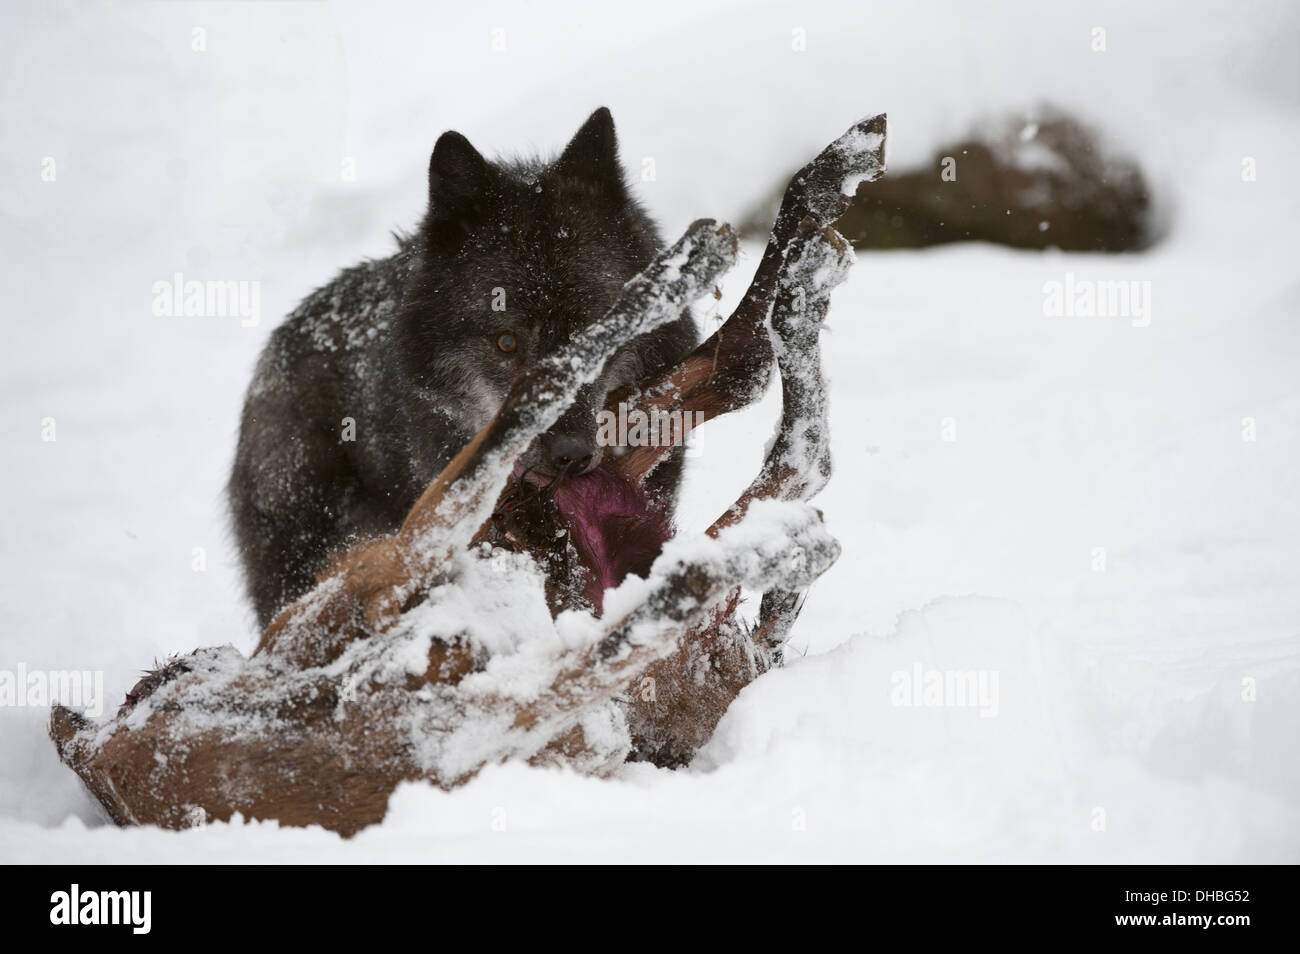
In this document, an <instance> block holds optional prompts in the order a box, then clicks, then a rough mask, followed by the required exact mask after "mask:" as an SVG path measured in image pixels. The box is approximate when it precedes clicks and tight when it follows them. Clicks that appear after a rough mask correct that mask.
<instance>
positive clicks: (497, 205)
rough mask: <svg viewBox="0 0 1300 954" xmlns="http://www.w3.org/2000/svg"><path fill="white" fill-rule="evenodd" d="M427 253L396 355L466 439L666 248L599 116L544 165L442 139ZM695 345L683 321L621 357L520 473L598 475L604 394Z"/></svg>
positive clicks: (412, 383) (398, 333)
mask: <svg viewBox="0 0 1300 954" xmlns="http://www.w3.org/2000/svg"><path fill="white" fill-rule="evenodd" d="M419 244H420V249H421V252H420V255H421V258H420V262H419V264H418V266H417V267H416V269H415V270H414V272H413V274H412V277H411V280H410V282H409V283H408V287H407V290H406V293H405V296H404V298H403V305H402V310H401V313H400V314H399V316H398V320H397V325H396V328H395V335H394V342H395V344H396V346H397V354H396V356H395V357H396V360H397V361H398V362H399V364H400V368H401V371H402V374H403V376H404V378H405V380H406V382H407V385H408V386H409V387H410V388H411V389H412V392H413V395H414V396H416V397H417V398H418V400H420V401H421V402H424V403H425V404H426V405H427V406H429V407H430V409H431V410H433V411H434V412H435V413H436V414H437V415H438V416H439V417H440V418H443V419H445V418H447V417H449V418H450V419H451V420H452V421H453V423H454V424H455V426H456V427H457V429H458V430H460V431H462V432H463V433H461V434H460V435H459V436H460V437H461V438H462V439H463V440H465V441H468V439H469V438H470V437H471V436H473V434H474V433H476V432H477V431H478V430H479V429H480V428H482V427H483V426H484V425H485V424H487V423H488V421H489V420H491V418H492V415H493V414H495V413H496V411H497V409H498V408H499V407H500V405H501V402H502V400H503V398H504V397H505V395H506V391H507V390H508V389H509V387H510V384H511V382H512V380H513V379H514V378H515V376H516V375H517V374H518V373H519V372H520V370H521V369H522V368H524V367H526V366H528V365H531V364H532V363H534V362H536V361H537V360H538V359H539V358H540V357H541V356H543V355H545V354H547V353H549V352H551V351H553V350H555V349H556V348H558V347H560V346H561V345H563V344H564V343H565V342H566V341H568V340H569V338H570V337H572V336H573V334H574V333H575V332H576V331H578V330H580V329H582V328H584V327H586V326H587V325H590V324H591V323H593V322H595V321H597V320H598V319H599V318H601V317H602V316H603V315H604V314H605V312H606V311H607V310H608V309H609V307H610V306H611V305H612V304H613V303H614V300H615V298H617V296H618V293H619V291H620V290H621V289H622V287H623V285H624V283H625V282H627V281H628V280H629V279H631V278H632V277H633V276H635V275H636V274H637V273H638V272H639V271H641V269H642V268H644V267H645V266H646V265H648V264H649V263H650V261H651V259H653V257H654V255H655V253H656V252H657V251H658V249H659V247H660V246H661V245H662V242H661V241H660V238H659V235H658V232H657V230H656V228H655V226H654V224H653V222H651V220H650V218H649V217H648V216H647V215H646V213H645V211H644V210H643V209H642V208H641V206H640V205H639V204H638V203H637V202H636V200H635V199H633V198H632V196H631V195H630V194H629V192H628V189H627V185H626V183H625V181H624V174H623V169H622V166H621V165H620V163H619V159H618V143H617V140H616V138H615V134H614V120H613V118H612V117H611V116H610V113H609V110H608V109H605V108H601V109H598V110H596V112H594V113H592V115H591V117H590V118H589V119H588V120H587V121H586V123H584V124H583V126H582V128H581V129H579V130H578V132H577V134H576V135H575V136H574V137H573V139H572V141H571V142H570V143H569V144H568V146H566V147H565V149H564V151H563V152H562V153H561V154H560V155H559V156H558V157H557V158H556V159H554V160H553V161H551V162H549V163H547V162H542V161H518V160H516V161H511V162H489V161H488V160H486V159H484V158H483V156H482V155H480V154H479V152H478V151H477V150H476V149H475V148H474V147H473V146H472V145H470V143H469V141H468V140H466V139H465V137H464V136H462V135H460V133H456V132H447V133H444V134H443V135H442V136H441V137H440V138H439V139H438V142H437V144H436V145H435V146H434V149H433V156H432V158H431V159H430V162H429V210H428V214H427V215H426V217H425V220H424V223H423V226H422V227H421V231H420V236H419ZM693 338H694V327H693V324H692V322H691V319H690V316H689V314H686V313H684V314H683V316H682V318H681V319H680V320H678V321H676V322H673V323H672V324H670V325H668V326H665V327H664V328H661V329H660V330H659V331H657V332H655V333H653V334H650V335H646V336H644V337H642V338H641V339H639V340H637V341H636V342H634V343H633V344H632V345H630V346H628V347H626V348H624V349H623V350H622V351H621V352H619V353H618V354H617V355H615V357H614V358H613V359H612V360H610V361H609V362H608V364H607V365H606V367H605V371H604V374H603V375H602V376H601V378H600V379H599V380H597V381H596V382H594V383H593V384H592V385H590V386H589V387H586V388H583V389H582V391H580V392H579V393H578V395H577V399H576V400H575V401H574V403H573V406H572V407H571V408H570V409H569V410H568V411H567V412H566V413H565V415H564V416H563V417H562V418H561V419H560V420H559V421H558V422H557V423H556V425H555V426H554V427H553V428H552V429H551V430H550V431H549V432H547V433H546V434H543V435H542V436H541V437H540V438H539V439H538V440H537V442H536V443H535V444H534V445H533V447H532V448H530V449H529V451H528V453H527V454H526V455H525V457H524V459H523V464H524V465H525V466H526V467H528V468H530V469H532V470H535V471H538V472H541V473H546V474H554V473H558V472H560V471H562V470H565V471H567V473H569V474H570V475H576V474H581V473H584V472H586V471H588V470H590V469H592V468H594V467H595V466H596V465H597V464H598V463H599V462H600V458H601V448H600V447H599V446H598V444H597V441H596V433H597V428H596V417H595V415H596V412H597V411H598V410H599V409H600V407H601V406H602V405H603V403H604V399H605V396H606V395H607V394H608V393H609V392H611V391H613V390H615V389H617V388H619V387H622V386H623V385H626V384H630V383H632V382H633V381H635V380H637V379H638V378H640V377H642V376H643V375H645V374H647V373H650V372H653V371H655V370H657V369H658V368H660V367H663V366H664V365H666V364H667V363H668V362H669V361H671V360H674V359H676V358H678V357H680V353H681V351H682V349H683V348H685V347H688V346H689V345H690V344H691V343H692V342H693Z"/></svg>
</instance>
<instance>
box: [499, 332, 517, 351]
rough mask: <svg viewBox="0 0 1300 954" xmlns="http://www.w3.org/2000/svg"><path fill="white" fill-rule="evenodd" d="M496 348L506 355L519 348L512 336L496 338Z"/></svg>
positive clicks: (506, 335) (505, 335)
mask: <svg viewBox="0 0 1300 954" xmlns="http://www.w3.org/2000/svg"><path fill="white" fill-rule="evenodd" d="M497 347H498V348H500V349H501V350H502V351H504V352H505V353H506V354H511V353H513V352H514V350H515V349H516V348H518V347H519V343H518V342H517V341H515V336H514V335H512V334H504V335H500V336H498V338H497Z"/></svg>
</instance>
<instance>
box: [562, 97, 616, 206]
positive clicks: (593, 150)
mask: <svg viewBox="0 0 1300 954" xmlns="http://www.w3.org/2000/svg"><path fill="white" fill-rule="evenodd" d="M551 168H552V170H553V171H555V172H557V173H559V174H561V175H566V176H573V177H574V178H577V179H585V180H586V181H588V182H593V183H597V184H599V185H606V186H616V187H618V188H620V189H621V188H622V187H623V169H622V167H621V166H620V165H619V164H618V137H617V136H615V135H614V117H613V116H611V115H610V113H609V110H608V109H607V108H606V107H604V106H602V107H600V109H598V110H596V111H595V112H594V113H592V114H591V116H590V117H589V118H588V119H587V121H586V122H585V123H583V124H582V128H581V129H579V130H578V131H577V133H576V134H574V137H573V138H572V139H571V140H569V144H568V145H567V146H565V147H564V152H562V153H560V158H559V159H556V160H555V165H554V166H552V167H551Z"/></svg>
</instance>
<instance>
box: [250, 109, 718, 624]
mask: <svg viewBox="0 0 1300 954" xmlns="http://www.w3.org/2000/svg"><path fill="white" fill-rule="evenodd" d="M662 244H663V243H662V241H661V239H660V236H659V233H658V230H657V229H656V227H655V225H654V223H653V222H652V221H651V220H650V218H649V216H648V215H647V214H646V212H645V210H644V209H643V208H642V207H641V206H640V205H639V204H638V203H637V202H636V201H635V200H634V199H633V198H632V197H631V195H630V194H629V192H628V189H627V185H626V182H625V179H624V173H623V169H622V166H621V165H620V163H619V159H618V144H617V141H616V138H615V134H614V121H613V119H612V117H611V116H610V113H609V110H607V109H604V108H601V109H598V110H596V112H594V113H593V114H592V115H591V117H590V118H589V119H588V120H587V121H586V123H584V124H583V126H582V128H581V129H579V130H578V132H577V134H576V135H575V136H574V137H573V140H572V141H571V142H570V143H569V145H568V146H566V147H565V149H564V151H563V152H562V153H561V154H560V155H559V157H558V158H556V159H554V160H553V161H551V162H549V163H548V162H542V161H540V160H523V161H520V160H515V161H509V162H489V161H487V160H486V159H484V158H483V156H482V155H480V154H479V153H478V151H477V150H475V149H474V147H473V146H471V145H470V143H469V142H468V140H466V139H465V137H464V136H462V135H460V134H459V133H456V132H447V133H444V134H443V135H442V136H441V137H440V138H439V139H438V141H437V143H436V145H435V146H434V149H433V155H432V157H431V159H430V161H429V206H428V212H427V214H426V215H425V218H424V220H423V223H422V224H421V226H420V228H419V229H418V231H417V232H416V233H415V234H414V235H411V236H406V237H403V236H399V237H398V249H397V251H396V252H395V253H394V254H393V255H392V256H390V257H389V258H385V259H382V260H377V261H367V262H363V263H362V264H360V265H357V266H355V267H353V268H350V269H347V270H346V271H344V272H343V273H342V274H340V275H339V276H338V277H337V278H336V279H334V281H332V282H330V284H328V285H326V286H325V287H323V288H321V289H319V290H317V291H316V292H314V293H313V294H312V295H310V296H309V297H308V298H307V299H306V300H305V301H304V302H303V303H302V304H301V305H299V306H298V308H297V310H296V311H294V312H293V313H292V314H291V315H290V316H289V318H288V319H287V320H286V321H285V322H284V324H282V325H281V326H280V327H279V328H277V329H276V330H275V332H274V333H273V334H272V335H271V338H270V341H269V342H268V343H267V346H266V349H265V350H264V351H263V353H262V356H261V359H260V360H259V362H258V365H257V369H256V371H255V372H254V375H253V381H252V384H251V385H250V387H249V390H248V396H247V399H246V401H245V404H244V412H243V418H242V422H241V425H240V434H239V444H238V449H237V451H236V454H235V464H234V469H233V472H232V474H231V477H230V485H229V497H230V505H231V510H232V513H233V518H234V528H235V534H236V538H237V542H238V545H239V548H240V551H241V554H242V558H243V563H244V570H245V576H246V579H247V583H248V589H249V592H250V595H251V597H252V601H253V605H254V607H255V608H256V611H257V616H258V620H259V621H260V623H261V624H262V625H266V623H267V622H269V621H270V620H271V619H272V618H273V617H274V615H275V613H276V611H277V610H278V609H279V608H281V607H282V606H283V605H284V604H285V603H287V602H289V601H291V600H293V599H294V598H296V597H297V596H299V595H301V594H302V593H304V592H305V591H306V590H308V589H309V588H310V587H311V585H312V583H313V582H314V580H315V578H316V575H317V574H318V573H319V572H320V571H321V570H322V569H323V568H324V566H325V565H326V563H327V562H328V560H329V558H330V557H331V556H332V555H334V554H335V553H336V552H337V551H339V550H340V549H342V548H343V547H344V546H346V545H348V544H350V543H351V542H353V541H354V540H356V539H359V538H364V537H369V536H377V535H381V534H385V533H391V532H392V531H394V530H396V529H397V527H398V526H400V524H401V522H402V519H403V518H404V517H405V515H406V513H407V511H408V510H409V509H410V508H411V506H412V504H413V503H414V502H415V500H416V498H417V497H418V496H419V495H420V493H421V492H422V491H423V490H424V488H425V487H426V486H427V485H428V484H429V482H430V481H431V480H432V479H433V478H434V477H435V476H436V475H437V474H438V473H439V472H440V471H441V470H442V469H443V468H444V467H445V466H446V464H448V463H449V462H450V461H451V459H452V457H454V456H455V454H456V453H457V452H458V451H459V450H460V449H461V448H462V447H463V446H464V445H465V444H466V443H468V442H469V440H470V439H471V438H472V437H473V436H474V434H475V433H477V432H478V430H479V429H480V428H482V427H483V426H484V425H485V424H487V422H488V421H489V420H490V419H491V418H492V415H493V414H494V413H495V412H496V410H497V408H498V407H499V406H500V404H501V401H502V399H503V398H504V396H505V394H506V391H507V389H508V388H509V386H510V383H511V381H512V380H513V378H514V377H515V375H517V374H518V373H519V371H520V369H521V368H523V367H524V366H526V365H528V364H530V363H532V362H535V361H536V360H538V358H539V357H540V356H542V355H545V354H547V353H548V352H549V351H551V350H552V349H555V348H556V347H557V346H559V345H560V344H562V343H564V342H565V341H567V340H568V339H569V338H570V336H572V335H573V334H574V332H576V331H577V330H579V329H581V328H583V327H585V326H586V325H588V324H590V323H592V322H594V321H596V320H597V319H599V318H600V317H601V316H602V315H603V314H604V313H605V311H606V310H607V309H608V308H609V306H610V305H612V304H613V302H614V300H615V298H616V297H617V295H618V293H619V291H620V290H621V288H622V286H623V284H624V283H625V282H627V281H628V280H629V279H631V278H632V277H633V276H635V275H636V274H637V273H638V272H639V271H641V269H642V268H644V267H645V266H646V265H648V264H649V263H650V261H651V260H652V259H653V258H654V256H655V254H656V253H657V252H658V250H659V249H660V247H661V246H662ZM694 342H695V328H694V325H693V322H692V320H691V317H690V315H689V313H688V312H684V313H683V314H682V315H681V317H680V318H679V319H678V320H676V321H675V322H672V323H671V324H669V325H667V326H665V327H663V328H661V329H660V330H659V331H657V332H655V333H653V334H650V335H646V336H643V337H642V338H641V339H640V340H638V341H637V342H636V343H635V344H634V345H633V346H631V347H629V348H627V349H625V350H624V352H622V353H620V354H618V355H616V356H615V358H614V359H613V360H611V361H610V362H609V363H608V365H607V366H606V369H605V372H604V374H603V376H602V377H601V378H600V379H599V380H598V381H596V382H595V383H594V384H593V385H592V386H590V387H588V388H585V389H583V391H581V392H579V394H578V395H577V399H576V400H575V401H574V404H573V406H572V408H571V409H570V410H569V411H568V412H567V413H566V414H565V415H564V417H562V418H561V419H560V421H559V422H558V423H557V424H556V425H555V427H553V428H552V429H551V430H550V431H549V432H547V433H546V434H543V435H542V436H541V437H540V438H539V439H538V440H537V442H536V443H535V444H534V446H533V447H532V448H530V450H529V451H528V454H527V455H526V456H525V459H524V463H525V464H526V465H527V466H528V467H529V468H531V470H532V471H534V472H536V473H541V474H567V475H578V474H583V473H586V472H588V471H591V470H592V469H593V468H596V467H598V465H599V464H600V460H601V448H600V447H599V446H598V445H597V441H596V433H597V428H596V416H595V413H596V411H597V410H599V408H600V407H601V406H602V404H603V403H604V399H605V397H606V395H607V394H608V393H609V392H611V391H613V390H615V389H617V388H619V387H622V386H624V385H626V384H630V383H632V382H633V381H635V380H637V379H639V378H641V377H642V376H644V375H646V374H651V373H654V372H655V371H657V370H659V369H661V368H663V367H666V366H668V365H669V364H670V363H672V362H673V361H676V360H678V359H679V358H680V357H681V356H682V355H683V354H685V352H686V351H687V350H688V349H689V348H690V347H691V345H692V344H694ZM680 471H681V461H680V455H678V456H677V457H675V458H674V459H672V460H670V461H669V462H668V463H666V464H665V465H663V466H661V467H660V468H659V469H658V470H657V471H656V472H655V474H654V475H653V476H652V480H651V484H650V491H651V493H652V494H653V495H655V496H656V497H657V499H658V500H659V501H660V502H664V505H665V506H669V507H670V506H671V502H672V498H673V497H674V496H675V493H676V488H677V485H678V483H679V481H680V476H681V473H680Z"/></svg>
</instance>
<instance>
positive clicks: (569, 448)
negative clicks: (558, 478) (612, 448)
mask: <svg viewBox="0 0 1300 954" xmlns="http://www.w3.org/2000/svg"><path fill="white" fill-rule="evenodd" d="M595 457H596V448H595V445H594V444H593V443H592V442H591V441H590V440H586V439H584V438H581V437H575V436H573V435H572V434H556V435H554V436H553V437H551V438H550V439H549V440H548V441H547V443H546V460H547V461H548V462H549V463H550V465H551V467H553V468H554V469H555V472H556V473H559V472H560V471H561V470H564V469H565V468H566V467H567V468H568V470H569V473H570V474H571V475H576V474H585V473H586V472H587V471H588V470H590V469H591V464H592V461H594V460H595Z"/></svg>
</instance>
